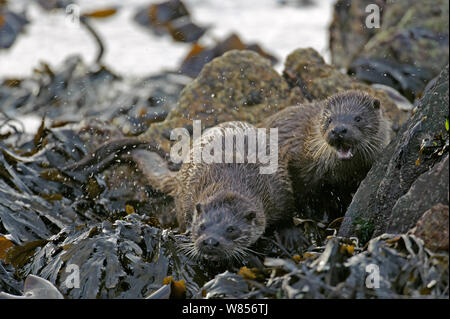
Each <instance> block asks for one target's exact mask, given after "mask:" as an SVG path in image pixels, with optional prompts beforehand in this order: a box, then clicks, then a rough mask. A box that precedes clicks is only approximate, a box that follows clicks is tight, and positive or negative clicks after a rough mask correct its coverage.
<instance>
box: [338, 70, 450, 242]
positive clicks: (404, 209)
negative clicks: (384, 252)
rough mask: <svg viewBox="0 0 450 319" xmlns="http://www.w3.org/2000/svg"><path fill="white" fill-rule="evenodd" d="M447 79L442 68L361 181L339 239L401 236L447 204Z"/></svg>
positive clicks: (446, 73)
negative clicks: (430, 210)
mask: <svg viewBox="0 0 450 319" xmlns="http://www.w3.org/2000/svg"><path fill="white" fill-rule="evenodd" d="M448 77H449V75H448V65H447V66H446V67H445V68H444V70H443V71H442V72H441V74H440V76H439V78H438V79H437V81H436V83H435V84H434V85H433V86H432V87H431V88H430V89H429V90H428V91H427V92H426V93H425V95H424V97H423V98H422V99H421V101H420V104H419V106H418V108H417V110H416V112H415V113H414V115H413V116H412V118H411V119H410V120H409V121H408V122H407V123H406V124H405V125H404V126H403V127H402V128H401V129H400V131H399V133H398V134H397V136H396V137H395V139H394V140H393V141H392V142H391V144H389V146H388V147H387V148H386V150H385V151H384V152H383V155H382V156H381V158H380V160H379V161H378V162H376V163H375V164H374V166H373V167H372V169H371V170H370V171H369V173H368V175H367V177H366V178H365V179H364V180H363V181H362V183H361V185H360V187H359V189H358V191H357V192H356V194H355V196H354V198H353V201H352V203H351V204H350V207H349V208H348V210H347V213H346V215H345V219H344V222H343V224H342V226H341V228H340V230H339V234H340V235H342V236H353V235H357V236H358V237H359V238H360V239H361V240H363V241H366V240H368V239H370V238H371V237H372V236H377V235H379V234H382V233H384V232H391V233H403V232H406V231H407V230H408V229H410V228H412V227H413V226H414V225H415V224H416V222H417V220H418V219H419V218H420V217H421V216H422V215H423V213H424V212H425V211H427V210H428V209H430V208H431V207H432V206H434V205H435V204H438V203H442V204H444V205H448V183H449V170H448V166H449V164H448V157H449V155H448V144H449V134H448V114H449V110H448V105H449V97H448ZM446 121H447V124H446ZM446 126H447V127H446Z"/></svg>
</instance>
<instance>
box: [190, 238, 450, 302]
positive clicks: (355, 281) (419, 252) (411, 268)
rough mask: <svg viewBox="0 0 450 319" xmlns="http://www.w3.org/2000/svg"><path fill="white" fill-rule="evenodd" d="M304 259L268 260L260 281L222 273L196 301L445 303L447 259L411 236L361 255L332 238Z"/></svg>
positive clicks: (353, 245)
mask: <svg viewBox="0 0 450 319" xmlns="http://www.w3.org/2000/svg"><path fill="white" fill-rule="evenodd" d="M319 249H320V252H318V250H319ZM304 256H305V257H304V258H301V259H297V260H295V259H294V260H292V259H280V258H266V260H265V262H264V265H265V268H264V269H263V270H260V271H259V273H258V276H254V275H255V273H253V275H252V270H249V269H245V271H243V270H244V269H241V271H240V272H239V273H238V274H235V273H232V272H225V273H222V274H220V275H217V276H216V277H215V278H214V279H213V280H211V281H209V282H208V283H206V284H205V285H204V286H203V287H202V288H200V289H199V291H198V292H197V297H199V298H200V297H204V298H249V297H252V298H290V299H291V298H298V299H311V298H314V299H323V298H346V299H348V298H383V299H385V298H389V299H391V298H393V299H396V298H404V297H405V296H408V297H413V298H424V297H432V298H448V284H449V281H448V274H449V272H448V262H449V258H448V253H433V252H431V251H429V250H427V249H425V246H424V243H423V241H422V240H421V239H419V238H417V237H415V236H412V235H402V236H396V235H389V234H384V235H382V236H379V237H377V238H374V239H372V240H371V241H370V242H369V244H368V245H367V248H365V249H363V248H362V247H361V246H360V245H359V244H358V243H357V242H356V241H354V240H353V241H352V240H350V239H346V238H341V237H331V238H330V239H329V240H328V242H327V243H326V245H325V246H323V247H317V248H316V249H315V251H311V252H306V253H305V254H304ZM249 272H250V275H249Z"/></svg>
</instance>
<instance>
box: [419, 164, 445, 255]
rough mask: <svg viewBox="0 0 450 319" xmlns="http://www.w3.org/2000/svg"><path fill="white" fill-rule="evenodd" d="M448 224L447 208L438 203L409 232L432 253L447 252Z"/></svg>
mask: <svg viewBox="0 0 450 319" xmlns="http://www.w3.org/2000/svg"><path fill="white" fill-rule="evenodd" d="M447 164H448V163H447ZM448 222H449V219H448V206H447V205H443V204H440V203H439V204H437V205H434V206H433V207H431V208H430V209H429V210H427V211H426V212H425V213H424V214H423V215H422V217H420V218H419V221H418V222H417V224H416V226H415V227H414V228H413V229H411V231H410V232H411V233H412V234H414V235H415V236H417V237H419V238H421V239H422V240H423V241H424V242H425V246H426V247H427V248H429V249H431V250H432V251H448V249H449V247H448V246H449V223H448Z"/></svg>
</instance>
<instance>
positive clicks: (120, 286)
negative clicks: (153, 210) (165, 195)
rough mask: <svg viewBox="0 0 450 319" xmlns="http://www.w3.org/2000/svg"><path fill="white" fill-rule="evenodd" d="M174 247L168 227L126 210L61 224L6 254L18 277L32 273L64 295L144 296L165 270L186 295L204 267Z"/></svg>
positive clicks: (199, 279) (157, 284)
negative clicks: (25, 249)
mask: <svg viewBox="0 0 450 319" xmlns="http://www.w3.org/2000/svg"><path fill="white" fill-rule="evenodd" d="M180 236H181V235H180ZM180 236H179V237H180ZM181 237H182V236H181ZM179 240H183V239H182V238H181V239H179ZM177 247H178V246H177V239H176V238H175V236H174V235H173V234H172V233H171V232H169V231H164V230H161V229H158V228H155V227H153V226H151V221H149V220H148V219H146V218H142V217H141V216H139V215H137V214H131V215H129V216H127V217H125V218H124V219H122V220H116V221H115V222H114V223H110V222H107V221H105V222H103V223H101V224H96V225H92V226H78V227H67V228H65V229H64V230H62V231H61V232H60V233H58V234H57V235H55V236H53V237H51V238H49V240H48V242H47V243H46V244H45V245H43V246H42V245H41V246H39V247H37V248H35V249H34V251H30V252H29V253H28V255H27V258H21V256H22V255H23V254H21V250H20V249H17V248H16V249H12V250H10V251H8V258H7V259H8V261H9V262H10V263H11V264H13V265H14V266H15V267H16V269H17V270H18V271H17V272H16V273H17V274H18V275H19V276H20V277H21V278H25V277H26V276H28V275H29V274H33V275H38V276H40V277H42V278H44V279H47V280H49V281H50V282H51V283H53V284H54V285H55V286H56V287H57V288H58V290H59V291H60V292H61V293H62V294H63V295H64V296H65V297H68V298H144V297H147V296H149V295H150V294H152V293H153V292H155V291H156V290H157V289H158V288H160V287H161V286H163V285H164V283H165V280H164V279H165V278H166V277H169V276H172V278H174V279H177V280H179V279H182V280H184V282H185V283H186V286H185V289H187V295H188V296H190V295H192V292H193V291H196V290H197V289H198V287H199V286H201V285H203V284H204V282H206V279H207V277H206V275H207V272H206V271H205V270H204V269H202V268H201V267H199V266H197V265H196V264H194V263H192V262H191V261H189V260H188V259H187V258H186V257H185V256H184V255H183V254H181V253H180V252H179V250H178V249H177ZM76 274H79V277H77V278H75V277H74V276H75V275H76Z"/></svg>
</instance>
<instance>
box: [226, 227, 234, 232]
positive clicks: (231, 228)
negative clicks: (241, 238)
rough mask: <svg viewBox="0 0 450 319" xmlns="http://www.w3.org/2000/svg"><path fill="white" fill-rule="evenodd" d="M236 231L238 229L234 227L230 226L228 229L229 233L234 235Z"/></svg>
mask: <svg viewBox="0 0 450 319" xmlns="http://www.w3.org/2000/svg"><path fill="white" fill-rule="evenodd" d="M235 230H236V227H234V226H228V228H227V233H232V232H234V231H235Z"/></svg>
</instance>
